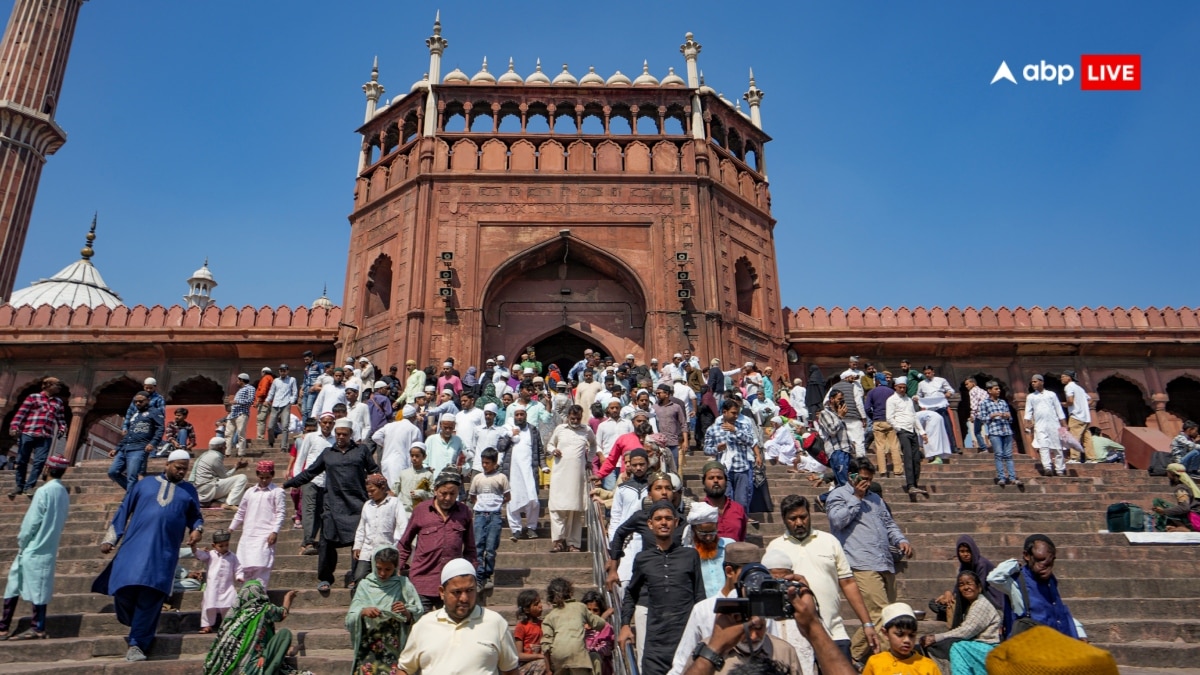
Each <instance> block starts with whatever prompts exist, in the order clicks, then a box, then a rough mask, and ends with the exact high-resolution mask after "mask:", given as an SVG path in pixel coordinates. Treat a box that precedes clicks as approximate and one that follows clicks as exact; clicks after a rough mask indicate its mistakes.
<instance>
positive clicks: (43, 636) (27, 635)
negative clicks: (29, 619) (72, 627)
mask: <svg viewBox="0 0 1200 675" xmlns="http://www.w3.org/2000/svg"><path fill="white" fill-rule="evenodd" d="M12 639H13V640H48V639H50V634H49V633H46V632H41V633H39V632H37V631H35V630H30V631H26V632H24V633H21V634H20V635H18V636H16V637H14V638H12Z"/></svg>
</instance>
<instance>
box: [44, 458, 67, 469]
mask: <svg viewBox="0 0 1200 675" xmlns="http://www.w3.org/2000/svg"><path fill="white" fill-rule="evenodd" d="M46 466H48V467H50V468H51V469H66V468H67V467H69V466H71V463H70V462H68V461H67V458H66V457H63V456H62V455H53V456H51V457H48V458H46Z"/></svg>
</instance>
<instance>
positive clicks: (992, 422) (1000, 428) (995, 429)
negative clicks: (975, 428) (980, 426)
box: [971, 387, 1012, 436]
mask: <svg viewBox="0 0 1200 675" xmlns="http://www.w3.org/2000/svg"><path fill="white" fill-rule="evenodd" d="M978 388H979V387H975V389H978ZM975 389H972V390H971V391H975ZM993 413H1008V414H1010V415H1011V414H1012V409H1011V408H1009V407H1008V401H1005V400H1004V399H1002V398H1000V399H996V400H995V401H993V400H992V399H991V397H990V396H989V397H988V399H987V400H986V401H984V402H983V403H980V404H979V412H978V413H977V415H976V417H978V418H979V419H981V420H983V422H984V424H985V425H986V426H987V435H988V436H1012V419H1006V418H1003V417H997V418H996V419H990V418H991V416H992V414H993Z"/></svg>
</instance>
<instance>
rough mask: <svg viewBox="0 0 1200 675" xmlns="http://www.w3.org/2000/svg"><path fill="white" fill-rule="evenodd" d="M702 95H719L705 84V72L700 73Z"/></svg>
mask: <svg viewBox="0 0 1200 675" xmlns="http://www.w3.org/2000/svg"><path fill="white" fill-rule="evenodd" d="M700 93H701V94H715V93H717V92H716V90H714V89H713V88H712V87H710V86H708V85H707V84H704V71H703V70H702V71H700Z"/></svg>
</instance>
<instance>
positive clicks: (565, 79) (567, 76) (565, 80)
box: [554, 63, 579, 85]
mask: <svg viewBox="0 0 1200 675" xmlns="http://www.w3.org/2000/svg"><path fill="white" fill-rule="evenodd" d="M554 84H563V85H566V84H579V80H576V79H575V76H574V75H572V74H571V71H569V70H567V64H565V63H564V64H563V69H562V72H561V73H559V74H558V75H555V76H554Z"/></svg>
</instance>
